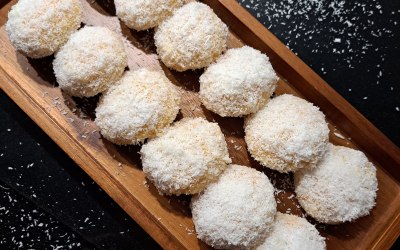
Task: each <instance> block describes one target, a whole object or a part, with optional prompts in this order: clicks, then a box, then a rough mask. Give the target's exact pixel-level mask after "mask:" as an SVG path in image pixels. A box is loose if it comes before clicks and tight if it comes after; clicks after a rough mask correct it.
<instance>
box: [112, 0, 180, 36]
mask: <svg viewBox="0 0 400 250" xmlns="http://www.w3.org/2000/svg"><path fill="white" fill-rule="evenodd" d="M186 1H187V0H186ZM184 3H185V0H164V1H154V0H114V4H115V9H116V12H117V16H118V17H119V18H121V20H122V21H123V22H124V23H125V24H126V25H127V26H128V27H129V28H131V29H135V30H147V29H150V28H154V27H156V26H158V25H159V24H160V23H161V22H162V21H164V20H165V19H167V18H168V17H169V16H171V15H172V13H173V12H174V11H175V10H176V9H178V8H179V7H181V6H182V5H183V4H184Z"/></svg>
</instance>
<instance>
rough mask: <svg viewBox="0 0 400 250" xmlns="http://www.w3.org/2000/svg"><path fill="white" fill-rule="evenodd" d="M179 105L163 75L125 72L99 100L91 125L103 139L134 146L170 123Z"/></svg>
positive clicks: (139, 71)
mask: <svg viewBox="0 0 400 250" xmlns="http://www.w3.org/2000/svg"><path fill="white" fill-rule="evenodd" d="M179 102H180V96H179V93H178V91H177V90H176V89H175V86H174V85H173V84H172V83H171V82H170V81H169V80H168V78H167V77H165V76H164V75H163V74H161V73H159V72H156V71H149V70H147V69H140V70H138V71H134V72H130V71H128V72H126V73H125V75H124V76H123V77H122V79H121V80H120V81H119V82H117V84H116V85H115V86H112V87H111V88H110V89H109V90H108V91H106V93H105V94H104V95H103V96H102V97H101V99H100V103H99V105H98V107H97V109H96V119H95V123H96V125H97V126H98V127H99V128H100V131H101V134H102V135H103V136H104V138H106V139H107V140H109V141H111V142H113V143H115V144H119V145H128V144H138V143H140V142H143V141H144V140H145V139H147V138H152V137H155V136H156V135H157V134H158V133H160V132H161V131H162V130H163V129H164V128H165V127H167V126H168V125H169V124H170V123H172V122H173V121H174V119H175V117H176V115H177V114H178V112H179Z"/></svg>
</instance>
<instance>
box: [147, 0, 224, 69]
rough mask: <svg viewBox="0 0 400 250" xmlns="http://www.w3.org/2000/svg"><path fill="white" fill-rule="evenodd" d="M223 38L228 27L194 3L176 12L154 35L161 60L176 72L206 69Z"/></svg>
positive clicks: (222, 44) (210, 12)
mask: <svg viewBox="0 0 400 250" xmlns="http://www.w3.org/2000/svg"><path fill="white" fill-rule="evenodd" d="M227 38H228V27H227V26H226V25H225V24H224V23H223V22H222V21H221V20H220V19H219V18H218V17H217V15H216V14H215V13H214V12H213V11H212V9H211V8H210V7H208V6H207V5H205V4H203V3H198V2H191V3H188V4H186V5H184V6H183V7H181V8H180V9H178V10H176V11H175V12H174V14H173V15H172V16H171V17H170V18H168V19H167V20H165V21H164V22H163V23H161V25H160V26H159V27H158V29H157V31H156V33H155V35H154V40H155V44H156V46H157V53H158V55H159V57H160V59H161V61H162V62H163V63H164V64H165V65H166V66H167V67H169V68H172V69H174V70H177V71H185V70H190V69H200V68H204V67H207V66H208V65H210V64H211V63H213V62H214V61H215V60H216V59H217V58H218V57H219V56H220V55H221V54H222V52H224V51H225V49H226V42H227Z"/></svg>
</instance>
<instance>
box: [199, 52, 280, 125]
mask: <svg viewBox="0 0 400 250" xmlns="http://www.w3.org/2000/svg"><path fill="white" fill-rule="evenodd" d="M277 81H278V77H277V75H276V73H275V71H274V69H273V68H272V65H271V63H270V62H269V58H268V57H267V56H266V55H264V54H262V53H261V52H260V51H258V50H255V49H253V48H251V47H248V46H244V47H242V48H239V49H229V50H228V51H227V52H226V53H225V54H224V55H223V56H221V57H220V58H219V59H218V61H217V62H216V63H214V64H212V65H211V66H210V67H209V68H208V69H207V70H206V71H205V72H204V74H203V75H202V76H201V77H200V98H201V101H202V103H203V104H204V106H205V107H206V108H207V109H209V110H211V111H213V112H215V113H217V114H219V115H220V116H223V117H225V116H233V117H237V116H244V115H248V114H250V113H255V112H256V111H257V110H259V109H260V108H261V107H263V106H264V105H265V104H266V103H267V101H268V100H269V98H270V96H271V95H272V93H273V92H274V91H275V88H276V85H277Z"/></svg>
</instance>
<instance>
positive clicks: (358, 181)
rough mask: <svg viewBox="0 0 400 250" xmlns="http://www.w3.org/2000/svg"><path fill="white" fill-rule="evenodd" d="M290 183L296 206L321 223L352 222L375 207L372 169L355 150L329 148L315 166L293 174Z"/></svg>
mask: <svg viewBox="0 0 400 250" xmlns="http://www.w3.org/2000/svg"><path fill="white" fill-rule="evenodd" d="M294 181H295V191H296V194H297V199H298V201H299V203H300V205H301V206H302V207H303V208H304V210H305V211H306V212H307V214H309V215H310V216H312V217H313V218H315V219H316V220H317V221H319V222H322V223H327V224H339V223H343V222H347V221H353V220H355V219H357V218H360V217H362V216H365V215H368V214H369V212H370V211H371V209H372V208H373V207H374V206H375V199H376V192H377V190H378V181H377V178H376V169H375V167H374V165H373V164H372V163H371V162H369V161H368V159H367V157H366V156H365V155H364V153H363V152H361V151H358V150H354V149H350V148H346V147H341V146H334V145H330V146H329V150H328V152H327V153H326V155H325V157H324V158H323V160H322V161H321V162H320V163H319V164H318V166H317V167H316V168H315V169H311V170H301V171H298V172H296V173H295V175H294Z"/></svg>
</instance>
